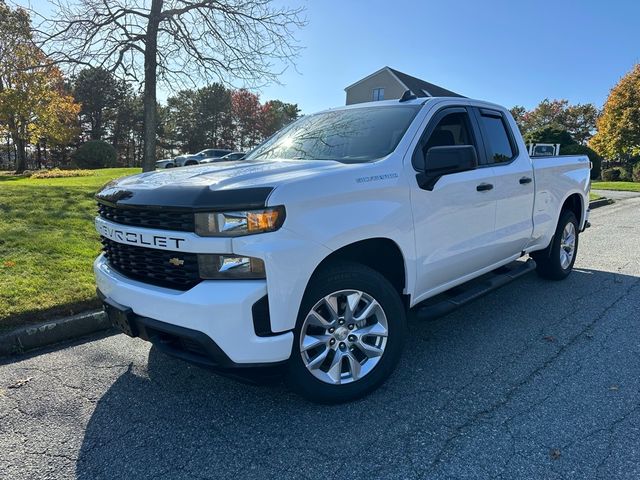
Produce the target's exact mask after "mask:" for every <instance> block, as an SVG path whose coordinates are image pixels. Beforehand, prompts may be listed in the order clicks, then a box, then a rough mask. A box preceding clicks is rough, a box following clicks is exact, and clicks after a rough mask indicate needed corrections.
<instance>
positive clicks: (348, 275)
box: [288, 263, 406, 403]
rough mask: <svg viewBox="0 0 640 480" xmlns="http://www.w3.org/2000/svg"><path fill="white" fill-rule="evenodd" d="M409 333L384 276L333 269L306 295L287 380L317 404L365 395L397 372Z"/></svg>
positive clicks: (362, 269) (344, 266)
mask: <svg viewBox="0 0 640 480" xmlns="http://www.w3.org/2000/svg"><path fill="white" fill-rule="evenodd" d="M405 329H406V318H405V309H404V306H403V304H402V302H401V300H400V296H399V294H398V292H397V291H396V290H395V289H394V287H393V286H392V285H391V284H390V283H389V281H388V280H387V279H386V278H385V277H384V276H382V275H381V274H380V273H378V272H377V271H375V270H373V269H371V268H368V267H366V266H364V265H360V264H353V263H341V264H339V265H335V266H333V267H331V268H328V269H326V270H324V271H322V272H320V273H319V274H317V275H315V277H314V278H313V279H312V281H311V282H310V284H309V286H308V288H307V291H306V292H305V295H304V298H303V301H302V305H301V308H300V313H299V315H298V322H297V325H296V330H295V337H294V346H293V351H292V355H291V359H290V361H289V374H288V379H289V381H290V383H292V386H293V387H294V388H295V389H296V390H298V391H299V392H300V393H301V394H302V395H304V396H305V397H307V398H309V399H311V400H313V401H316V402H322V403H339V402H345V401H349V400H353V399H356V398H358V397H361V396H363V395H366V394H367V393H369V392H370V391H372V390H373V389H375V388H376V387H378V386H379V385H380V384H381V383H382V382H384V380H385V379H386V378H387V377H388V376H389V375H390V374H391V373H392V372H393V369H394V368H395V366H396V364H397V363H398V360H399V358H400V354H401V351H402V344H403V340H404V334H405Z"/></svg>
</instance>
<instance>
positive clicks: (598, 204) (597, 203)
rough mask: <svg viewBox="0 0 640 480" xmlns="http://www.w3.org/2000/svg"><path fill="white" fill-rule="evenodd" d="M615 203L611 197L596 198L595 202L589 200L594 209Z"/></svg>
mask: <svg viewBox="0 0 640 480" xmlns="http://www.w3.org/2000/svg"><path fill="white" fill-rule="evenodd" d="M612 203H615V202H614V201H613V200H611V199H610V198H600V199H598V200H594V201H593V202H589V209H591V210H593V209H594V208H600V207H605V206H607V205H611V204H612Z"/></svg>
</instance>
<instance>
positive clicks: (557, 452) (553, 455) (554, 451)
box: [549, 448, 561, 460]
mask: <svg viewBox="0 0 640 480" xmlns="http://www.w3.org/2000/svg"><path fill="white" fill-rule="evenodd" d="M560 455H561V453H560V449H558V448H552V449H551V451H550V452H549V456H550V457H551V460H558V459H559V458H560Z"/></svg>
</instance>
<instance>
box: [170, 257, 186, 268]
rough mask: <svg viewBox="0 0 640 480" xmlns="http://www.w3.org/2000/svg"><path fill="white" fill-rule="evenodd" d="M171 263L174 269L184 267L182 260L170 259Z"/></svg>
mask: <svg viewBox="0 0 640 480" xmlns="http://www.w3.org/2000/svg"><path fill="white" fill-rule="evenodd" d="M169 263H170V264H171V265H173V266H174V267H181V266H182V265H184V260H182V259H180V258H176V257H173V258H170V259H169Z"/></svg>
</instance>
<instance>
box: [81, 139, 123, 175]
mask: <svg viewBox="0 0 640 480" xmlns="http://www.w3.org/2000/svg"><path fill="white" fill-rule="evenodd" d="M72 160H73V164H74V166H76V167H78V168H89V169H95V168H107V167H113V166H115V164H116V150H115V148H113V147H112V146H111V145H109V144H108V143H107V142H104V141H102V140H91V141H89V142H87V143H85V144H83V145H81V146H80V148H78V149H77V150H76V151H75V152H73V155H72Z"/></svg>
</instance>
